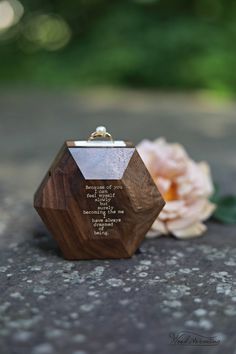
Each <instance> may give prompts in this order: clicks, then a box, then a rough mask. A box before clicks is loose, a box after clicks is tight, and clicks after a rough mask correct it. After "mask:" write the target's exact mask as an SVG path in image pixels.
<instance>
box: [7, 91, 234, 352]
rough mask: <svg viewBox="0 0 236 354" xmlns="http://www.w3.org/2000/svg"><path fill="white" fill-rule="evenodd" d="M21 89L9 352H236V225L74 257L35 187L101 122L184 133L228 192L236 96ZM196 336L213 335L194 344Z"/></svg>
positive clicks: (15, 105) (15, 116)
mask: <svg viewBox="0 0 236 354" xmlns="http://www.w3.org/2000/svg"><path fill="white" fill-rule="evenodd" d="M22 92H23V93H22ZM22 92H21V91H19V92H17V91H14V92H12V91H9V92H6V91H1V94H0V132H1V139H0V161H1V164H0V197H1V204H0V291H1V295H0V297H1V301H0V353H1V354H8V353H10V354H18V353H19V354H21V353H22V354H25V353H30V354H31V353H32V354H54V353H57V354H64V353H65V354H90V353H96V354H99V353H101V354H106V353H127V354H129V353H167V354H168V353H201V352H204V353H205V352H208V351H209V352H210V353H222V351H223V350H225V352H227V353H234V354H235V353H236V351H235V347H236V335H235V324H236V277H235V275H236V268H235V266H236V252H235V251H236V239H235V237H236V235H235V227H234V226H223V225H220V224H217V223H215V222H212V221H211V222H209V223H208V226H209V230H208V232H207V234H206V235H205V236H204V237H202V238H199V239H196V240H189V241H176V240H175V239H172V238H166V237H163V238H160V239H155V240H147V241H145V242H144V243H143V245H142V247H141V249H140V252H139V253H137V254H136V255H135V256H134V257H133V258H132V259H129V260H115V261H112V260H107V261H80V262H68V261H64V260H63V259H62V257H61V255H60V252H59V251H58V249H57V247H56V245H55V243H54V242H53V240H52V239H51V237H50V235H49V234H48V232H47V231H46V230H45V228H44V226H43V225H42V223H41V221H40V219H39V218H38V216H37V215H36V213H35V212H34V210H33V208H32V196H33V193H34V191H35V189H36V187H37V185H38V184H39V182H40V181H41V178H42V176H43V174H44V172H45V171H46V169H47V168H48V165H49V164H50V162H51V161H52V159H53V157H54V155H55V154H56V152H57V150H58V148H59V147H60V145H61V144H62V142H63V141H64V140H65V139H67V138H76V139H81V138H84V137H87V135H88V134H89V133H90V132H91V131H93V130H94V128H95V127H96V126H97V125H101V124H102V125H106V126H107V128H108V129H109V130H110V131H111V133H112V134H113V135H114V137H115V138H122V139H123V138H128V139H131V140H133V141H134V142H135V143H137V142H139V141H140V140H141V139H142V138H144V137H145V138H150V139H153V138H155V137H158V136H165V137H166V138H167V140H169V141H178V142H181V143H183V144H184V145H185V146H186V148H187V150H188V151H189V153H190V154H191V155H192V157H193V158H195V159H196V160H207V161H209V162H210V164H211V166H212V170H213V174H214V179H215V180H216V181H217V182H218V183H219V184H220V185H221V188H222V192H224V193H236V191H235V189H236V188H235V173H236V155H235V148H236V141H235V137H236V117H235V108H236V104H235V103H232V102H223V101H219V100H218V101H216V100H214V99H213V98H211V99H210V98H208V99H205V98H204V97H203V96H202V95H187V94H178V95H176V94H168V95H166V94H161V93H158V94H157V93H137V92H136V93H134V92H127V91H126V92H119V91H111V90H110V91H109V90H106V91H104V90H103V91H99V92H98V91H96V92H84V93H74V92H73V93H59V92H58V93H52V92H51V93H50V92H39V91H33V92H31V91H30V90H28V91H27V90H26V91H22ZM186 331H190V332H191V333H190V334H189V332H188V336H190V337H188V338H190V339H188V342H187V343H183V342H182V344H180V343H179V344H176V343H175V344H173V333H174V334H175V338H176V335H177V333H180V332H186ZM171 335H172V337H171ZM196 336H197V338H198V339H197V341H198V344H199V340H200V339H199V338H201V339H202V340H203V339H204V338H205V345H204V346H197V345H196V342H195V343H192V344H193V345H186V344H190V343H189V341H191V338H195V337H196ZM200 336H201V337H200ZM209 336H211V337H212V336H213V337H214V338H211V339H209ZM206 337H207V338H206ZM182 338H183V337H182ZM185 338H186V337H185ZM206 341H208V346H206ZM213 344H214V345H213Z"/></svg>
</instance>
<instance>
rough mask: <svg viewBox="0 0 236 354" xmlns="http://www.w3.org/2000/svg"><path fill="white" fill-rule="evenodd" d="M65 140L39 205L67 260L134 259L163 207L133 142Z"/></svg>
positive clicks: (38, 194)
mask: <svg viewBox="0 0 236 354" xmlns="http://www.w3.org/2000/svg"><path fill="white" fill-rule="evenodd" d="M123 143H124V144H121V145H119V144H113V143H110V146H109V144H107V143H105V144H103V143H101V142H99V143H98V142H91V143H89V144H88V143H87V144H86V143H85V142H83V141H66V142H65V143H64V145H63V146H62V148H61V150H60V151H59V153H58V155H57V156H56V158H55V160H54V162H53V164H52V165H51V167H50V169H49V171H48V172H47V174H46V176H45V178H44V179H43V181H42V183H41V185H40V186H39V188H38V190H37V191H36V193H35V197H34V207H35V209H36V210H37V212H38V214H39V215H40V217H41V219H42V220H43V222H44V223H45V225H46V226H47V228H48V229H49V231H50V232H51V233H52V235H53V236H54V238H55V239H56V241H57V243H58V245H59V247H60V249H61V251H62V253H63V255H64V257H65V258H66V259H74V260H76V259H99V258H103V259H104V258H127V257H131V256H132V255H133V254H134V252H135V251H136V250H137V248H138V247H139V245H140V243H141V241H142V240H143V238H144V236H145V234H146V233H147V231H148V230H149V228H150V227H151V225H152V223H153V222H154V220H155V219H156V217H157V216H158V214H159V213H160V211H161V209H162V208H163V206H164V204H165V203H164V200H163V198H162V197H161V195H160V193H159V191H158V189H157V187H156V185H155V183H154V181H153V179H152V177H151V176H150V174H149V172H148V170H147V168H146V167H145V165H144V163H143V161H142V159H141V157H140V156H139V154H138V152H137V150H136V149H135V147H134V146H133V145H132V144H131V143H128V142H123Z"/></svg>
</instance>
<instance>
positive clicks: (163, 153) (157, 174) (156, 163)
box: [137, 138, 215, 239]
mask: <svg viewBox="0 0 236 354" xmlns="http://www.w3.org/2000/svg"><path fill="white" fill-rule="evenodd" d="M137 149H138V152H139V154H140V156H141V157H142V159H143V161H144V162H145V164H146V166H147V168H148V170H149V172H150V173H151V175H152V177H153V179H154V181H155V183H156V185H157V187H158V189H159V191H160V192H161V194H162V196H163V198H164V199H165V201H166V205H165V206H164V208H163V210H162V211H161V213H160V214H159V216H158V218H157V219H156V221H155V222H154V223H153V225H152V228H151V230H150V231H149V232H148V234H147V236H148V237H154V236H158V235H161V234H173V235H174V236H176V237H178V238H182V239H185V238H190V237H195V236H200V235H202V233H203V232H204V231H206V226H205V225H204V224H203V221H205V220H206V219H208V218H209V217H210V215H211V214H212V213H213V211H214V210H215V205H214V204H213V203H211V202H210V201H209V197H210V196H211V195H212V193H213V183H212V178H211V173H210V168H209V165H208V164H207V163H206V162H200V163H196V162H195V161H193V160H191V159H190V157H189V156H188V154H187V153H186V151H185V149H184V148H183V146H182V145H180V144H168V143H167V142H166V141H165V140H164V139H162V138H160V139H157V140H155V141H154V142H151V141H149V140H143V141H142V142H141V143H140V144H139V145H138V146H137Z"/></svg>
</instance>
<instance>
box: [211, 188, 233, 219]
mask: <svg viewBox="0 0 236 354" xmlns="http://www.w3.org/2000/svg"><path fill="white" fill-rule="evenodd" d="M216 204H217V209H216V211H215V213H214V214H213V217H214V218H215V219H216V220H218V221H221V222H222V223H225V224H234V223H236V196H231V195H230V196H225V197H221V198H218V200H217V201H216Z"/></svg>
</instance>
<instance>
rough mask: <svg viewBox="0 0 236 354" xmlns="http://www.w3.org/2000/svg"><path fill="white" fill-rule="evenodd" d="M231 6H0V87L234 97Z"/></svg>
mask: <svg viewBox="0 0 236 354" xmlns="http://www.w3.org/2000/svg"><path fill="white" fill-rule="evenodd" d="M235 44H236V2H235V1H233V0H228V1H227V2H223V0H178V1H176V0H165V1H164V0H126V1H124V0H112V1H111V0H77V1H76V0H67V1H65V0H34V1H32V0H1V1H0V84H1V85H4V86H6V84H9V85H12V84H14V85H15V84H21V85H22V84H23V85H25V84H26V85H28V84H29V85H37V86H46V87H87V86H91V85H93V86H94V85H99V86H101V85H108V86H122V87H135V88H140V87H141V88H155V89H156V88H157V89H163V90H164V89H166V90H188V89H203V90H210V91H214V92H218V93H223V94H227V95H234V94H235V92H236V70H235V59H236V45H235Z"/></svg>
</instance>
